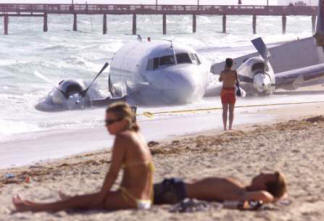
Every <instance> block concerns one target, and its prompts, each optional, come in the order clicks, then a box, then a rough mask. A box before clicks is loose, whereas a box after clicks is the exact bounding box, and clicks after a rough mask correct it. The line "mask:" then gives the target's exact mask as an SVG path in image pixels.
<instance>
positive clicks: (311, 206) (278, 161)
mask: <svg viewBox="0 0 324 221" xmlns="http://www.w3.org/2000/svg"><path fill="white" fill-rule="evenodd" d="M323 110H324V104H308V105H297V106H294V107H292V106H289V107H280V108H279V107H275V108H273V109H267V110H262V111H261V112H262V113H264V114H270V115H272V116H275V119H276V120H275V121H274V122H273V123H271V124H269V123H264V124H258V125H253V124H247V125H240V126H239V127H238V128H235V130H233V131H227V132H222V131H219V130H218V131H215V130H212V131H204V132H201V133H199V134H192V135H188V136H181V137H176V138H172V139H167V140H164V141H162V142H149V141H148V143H149V144H150V148H151V151H152V154H153V158H154V163H155V167H156V172H155V177H154V179H155V182H159V181H161V180H162V179H163V178H164V177H173V176H175V177H180V178H183V179H185V180H189V179H192V178H202V177H206V176H233V177H237V178H239V179H241V180H242V181H243V182H246V183H247V182H249V180H250V179H251V178H252V177H253V176H254V175H256V174H257V173H259V172H260V171H263V170H267V171H268V170H280V171H282V172H283V173H284V174H285V175H286V177H287V180H288V190H289V201H288V202H291V203H288V204H287V205H282V204H277V205H271V206H269V207H267V209H266V210H261V211H254V212H247V211H238V210H229V209H219V208H217V207H215V206H213V205H214V204H210V208H209V209H208V210H207V211H202V212H195V213H179V214H177V213H171V212H169V210H170V209H171V208H172V206H171V205H163V206H153V208H152V209H150V210H148V211H137V210H125V211H116V212H107V211H102V210H97V211H82V212H80V211H79V212H76V211H74V212H66V211H62V212H58V213H46V212H41V213H31V212H25V213H12V209H13V205H12V203H11V197H12V196H13V195H14V194H16V193H20V194H21V195H22V196H23V197H25V198H27V199H31V200H41V201H44V202H49V201H53V200H57V199H58V194H57V191H58V190H61V191H64V192H66V193H67V194H82V193H89V192H93V191H96V190H98V189H99V188H100V185H101V184H102V182H103V178H104V175H105V172H106V171H107V169H108V167H109V164H110V152H109V151H104V150H103V151H97V152H92V153H87V154H82V155H77V156H73V157H69V158H64V159H60V160H56V161H51V162H43V163H38V164H34V165H30V166H25V167H19V168H12V169H5V170H1V171H0V220H36V221H37V220H39V221H41V220H71V221H72V220H73V221H74V220H98V221H99V220H187V219H195V220H294V221H296V220H297V221H298V220H323V219H324V199H323V198H324V195H323V192H324V186H323V183H324V161H323V159H324V139H323V135H324V115H323ZM6 174H13V175H14V177H13V178H9V179H6V178H5V175H6ZM117 186H118V182H117V184H116V185H115V186H114V188H116V187H117Z"/></svg>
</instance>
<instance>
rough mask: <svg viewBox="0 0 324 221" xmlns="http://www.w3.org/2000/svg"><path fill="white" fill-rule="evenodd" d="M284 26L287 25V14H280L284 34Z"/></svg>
mask: <svg viewBox="0 0 324 221" xmlns="http://www.w3.org/2000/svg"><path fill="white" fill-rule="evenodd" d="M286 26H287V16H286V15H283V16H282V33H283V34H286Z"/></svg>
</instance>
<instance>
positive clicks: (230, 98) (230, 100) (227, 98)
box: [221, 88, 236, 104]
mask: <svg viewBox="0 0 324 221" xmlns="http://www.w3.org/2000/svg"><path fill="white" fill-rule="evenodd" d="M221 99H222V103H223V104H235V101H236V97H235V88H223V89H222V92H221Z"/></svg>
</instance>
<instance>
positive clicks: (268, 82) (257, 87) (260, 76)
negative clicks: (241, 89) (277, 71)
mask: <svg viewBox="0 0 324 221" xmlns="http://www.w3.org/2000/svg"><path fill="white" fill-rule="evenodd" d="M237 72H238V75H239V78H240V80H241V82H245V83H247V84H249V83H250V84H251V85H250V87H252V88H253V90H254V91H255V92H257V93H258V94H271V93H273V91H274V90H275V75H274V72H273V69H272V66H271V64H270V63H269V62H266V61H265V60H264V59H262V58H261V57H252V58H249V59H248V60H246V61H245V62H244V63H243V64H242V65H241V66H240V67H239V68H238V69H237Z"/></svg>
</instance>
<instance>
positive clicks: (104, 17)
mask: <svg viewBox="0 0 324 221" xmlns="http://www.w3.org/2000/svg"><path fill="white" fill-rule="evenodd" d="M102 19H103V22H102V34H104V35H105V34H107V14H104V15H103V18H102Z"/></svg>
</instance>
